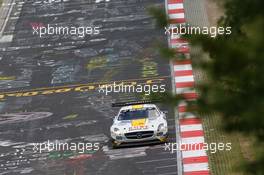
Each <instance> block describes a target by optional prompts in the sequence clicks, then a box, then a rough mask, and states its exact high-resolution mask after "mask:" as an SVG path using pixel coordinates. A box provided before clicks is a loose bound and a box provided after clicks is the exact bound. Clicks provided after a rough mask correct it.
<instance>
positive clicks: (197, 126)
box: [180, 124, 203, 132]
mask: <svg viewBox="0 0 264 175" xmlns="http://www.w3.org/2000/svg"><path fill="white" fill-rule="evenodd" d="M180 127H181V132H184V131H201V130H203V126H202V124H193V125H182V126H180Z"/></svg>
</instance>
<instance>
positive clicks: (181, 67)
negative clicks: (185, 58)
mask: <svg viewBox="0 0 264 175" xmlns="http://www.w3.org/2000/svg"><path fill="white" fill-rule="evenodd" d="M173 68H174V71H181V70H192V65H191V64H183V65H174V66H173Z"/></svg>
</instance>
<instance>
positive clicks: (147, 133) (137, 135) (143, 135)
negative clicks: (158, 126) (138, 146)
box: [125, 131, 154, 139]
mask: <svg viewBox="0 0 264 175" xmlns="http://www.w3.org/2000/svg"><path fill="white" fill-rule="evenodd" d="M153 134H154V131H138V132H130V133H126V134H125V136H126V138H127V139H144V138H148V137H152V136H153Z"/></svg>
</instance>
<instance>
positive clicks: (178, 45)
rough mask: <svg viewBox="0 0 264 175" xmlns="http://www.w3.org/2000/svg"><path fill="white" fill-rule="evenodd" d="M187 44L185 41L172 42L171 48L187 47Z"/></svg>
mask: <svg viewBox="0 0 264 175" xmlns="http://www.w3.org/2000/svg"><path fill="white" fill-rule="evenodd" d="M188 47H189V46H188V44H187V43H173V44H171V48H173V49H177V48H188Z"/></svg>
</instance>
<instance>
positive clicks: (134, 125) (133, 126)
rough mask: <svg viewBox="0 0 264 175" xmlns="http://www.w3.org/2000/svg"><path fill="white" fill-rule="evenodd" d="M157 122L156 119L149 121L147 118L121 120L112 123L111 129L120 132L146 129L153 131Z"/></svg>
mask: <svg viewBox="0 0 264 175" xmlns="http://www.w3.org/2000/svg"><path fill="white" fill-rule="evenodd" d="M158 124H159V122H157V120H156V119H154V120H151V119H148V118H143V119H135V120H123V121H117V122H116V123H114V125H113V127H116V128H118V129H120V130H121V131H124V132H125V131H126V132H128V131H139V130H146V129H154V128H156V127H157V126H156V125H158Z"/></svg>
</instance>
